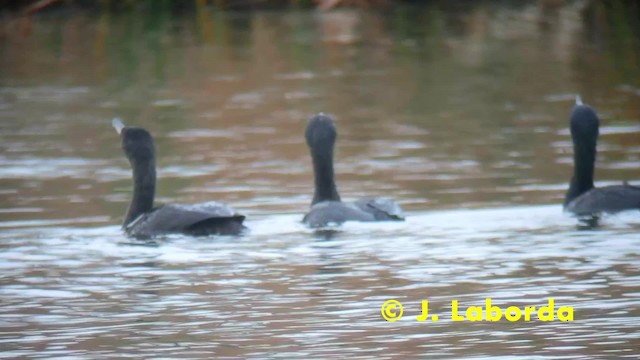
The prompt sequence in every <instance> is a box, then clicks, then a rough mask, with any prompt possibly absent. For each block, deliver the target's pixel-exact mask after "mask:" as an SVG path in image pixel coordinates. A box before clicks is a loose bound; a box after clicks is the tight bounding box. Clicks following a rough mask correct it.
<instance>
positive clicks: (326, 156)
mask: <svg viewBox="0 0 640 360" xmlns="http://www.w3.org/2000/svg"><path fill="white" fill-rule="evenodd" d="M337 136H338V133H337V130H336V126H335V123H334V121H333V119H332V118H331V117H330V116H328V115H325V114H323V113H320V114H318V115H315V116H313V117H312V118H311V119H309V122H308V124H307V128H306V130H305V138H306V140H307V145H308V146H309V151H310V153H311V159H312V161H313V171H314V176H315V193H314V195H313V200H312V202H311V209H310V210H309V213H307V214H306V215H305V217H304V219H303V220H302V221H303V222H304V223H306V224H307V225H309V226H311V227H324V226H327V225H329V224H341V223H343V222H346V221H388V220H396V221H402V220H404V217H403V215H402V210H401V209H400V206H398V204H396V202H395V201H393V200H392V199H388V198H364V199H360V200H357V201H355V202H353V203H346V202H342V201H341V199H340V195H338V190H337V188H336V182H335V176H334V172H333V148H334V145H335V141H336V138H337Z"/></svg>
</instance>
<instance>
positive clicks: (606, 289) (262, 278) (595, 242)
mask: <svg viewBox="0 0 640 360" xmlns="http://www.w3.org/2000/svg"><path fill="white" fill-rule="evenodd" d="M554 4H555V5H554ZM613 4H614V5H612V6H609V7H605V6H602V5H598V4H595V5H594V4H592V3H589V2H579V1H576V2H571V1H567V2H565V3H561V2H558V3H554V2H522V4H520V5H517V6H507V5H503V4H496V3H494V2H477V3H473V4H469V5H465V6H453V5H446V3H445V4H439V5H437V4H434V5H428V6H423V7H402V6H400V7H396V8H393V9H391V10H387V11H382V12H378V11H373V10H371V11H358V10H339V11H334V12H327V13H323V12H311V11H306V10H280V11H256V12H247V13H239V12H221V11H218V10H213V9H209V8H196V9H195V12H194V13H189V12H187V13H184V14H181V15H178V16H176V15H171V12H170V9H163V8H159V9H158V10H157V11H156V12H147V13H128V12H124V13H122V12H120V13H110V12H106V11H105V12H97V13H84V12H79V13H64V14H56V13H52V14H45V15H42V16H37V17H35V18H33V19H31V20H30V21H29V20H25V19H20V18H16V17H7V18H5V19H3V21H2V22H1V23H0V30H1V34H2V36H1V37H0V47H1V49H2V50H1V51H0V149H1V150H0V267H1V268H2V271H1V273H2V275H1V277H0V300H1V302H2V306H1V307H0V329H1V330H2V331H0V349H2V350H3V352H2V353H0V356H2V357H19V356H30V357H63V356H64V357H78V358H85V357H90V358H112V357H114V356H130V357H158V356H164V357H178V356H180V357H213V356H216V357H225V356H226V357H238V358H273V357H289V358H301V357H311V358H328V357H349V358H371V357H377V358H410V357H416V356H419V355H430V356H432V357H434V358H456V357H457V358H489V357H490V358H504V359H507V358H512V357H514V356H518V355H530V356H533V357H532V358H553V359H557V358H563V357H565V358H568V359H580V358H584V359H593V358H597V357H600V358H625V357H628V358H633V357H634V356H637V354H638V351H639V350H640V345H639V344H640V335H638V334H639V333H640V332H639V331H638V330H640V328H639V326H638V323H640V322H639V320H640V319H639V317H640V310H639V309H640V235H638V233H639V231H640V218H639V217H638V213H637V212H629V213H626V214H621V215H619V216H611V217H605V218H603V219H601V221H600V224H599V225H600V226H599V227H597V228H590V227H585V226H581V225H580V224H579V223H578V222H577V221H576V220H575V219H573V218H571V217H569V216H567V215H565V214H563V213H562V209H561V206H560V204H561V202H562V199H563V196H564V192H565V191H566V188H567V184H568V180H569V177H570V174H571V171H572V151H571V140H570V136H569V132H568V130H567V125H568V124H567V123H568V113H569V111H570V109H571V107H572V104H573V98H574V96H575V95H576V94H580V95H582V97H583V99H584V100H585V101H586V102H588V103H590V104H592V105H593V106H595V107H596V109H597V110H598V112H599V114H600V115H601V121H602V127H601V137H600V143H599V155H598V162H597V173H596V179H597V182H598V185H611V184H617V183H620V182H622V181H627V180H628V181H631V182H633V181H634V180H636V182H637V181H640V166H639V165H640V145H639V144H640V123H639V120H640V106H639V105H638V104H640V102H639V97H640V65H639V64H640V62H639V61H637V60H638V59H640V41H639V40H638V39H640V36H639V34H640V30H639V29H640V26H639V25H638V20H637V18H636V17H634V16H633V14H634V13H638V9H637V5H634V4H630V5H625V3H623V2H614V3H613ZM319 111H323V112H327V113H330V114H333V115H334V116H335V118H336V121H337V125H338V130H339V137H338V143H337V150H336V172H337V174H338V187H339V190H340V192H341V195H342V197H343V198H344V199H347V200H348V199H354V198H357V197H359V196H375V195H380V194H383V195H386V196H392V197H394V198H396V199H397V200H398V201H399V202H400V203H401V204H402V206H403V207H404V208H405V210H406V212H407V217H408V220H407V222H405V223H380V224H346V225H345V226H343V227H342V228H341V229H339V230H338V231H336V232H334V233H331V234H319V233H315V232H313V231H311V230H309V229H306V228H305V227H304V226H302V224H300V222H299V221H300V219H301V217H302V214H303V213H304V212H305V211H306V209H308V206H309V202H310V201H311V196H312V191H313V188H312V186H313V184H312V168H311V164H310V159H309V156H308V150H307V148H306V145H305V144H304V138H303V135H302V134H303V131H304V126H305V124H306V119H307V118H308V117H310V116H311V115H312V114H314V113H316V112H319ZM115 116H118V117H121V118H122V119H123V121H124V122H125V123H127V124H131V125H137V126H143V127H145V128H147V129H149V130H150V131H151V132H152V134H153V135H154V137H155V138H156V142H157V144H156V145H157V153H158V167H159V180H160V182H159V187H158V199H157V201H158V202H169V201H175V202H199V201H209V200H221V201H226V202H228V203H230V204H232V205H233V206H234V207H236V208H237V209H238V210H239V211H240V212H242V213H244V214H246V215H247V216H248V219H249V220H248V222H247V225H248V226H249V227H250V228H251V231H250V233H249V234H247V235H246V236H244V237H240V238H224V237H211V238H205V239H192V238H187V237H181V236H170V237H166V238H160V239H157V240H156V241H154V242H151V243H143V242H138V241H132V240H129V239H127V238H125V237H124V236H123V235H122V234H121V232H120V230H119V226H118V224H119V223H120V221H121V220H122V217H123V215H124V211H125V208H126V206H127V202H128V200H129V195H130V188H131V181H130V169H129V167H128V163H127V161H126V159H125V158H124V156H123V154H122V152H121V150H120V146H119V139H118V137H117V134H116V133H115V132H114V131H113V129H112V128H111V125H110V121H111V118H112V117H115ZM486 297H491V298H492V299H493V302H494V303H498V304H500V305H501V306H504V307H506V306H508V305H517V306H526V305H536V306H541V305H544V304H545V303H546V300H547V299H548V298H550V297H553V298H555V300H556V302H557V303H558V304H559V305H560V306H562V305H566V306H573V307H574V308H575V321H574V322H572V323H563V322H558V321H556V322H549V323H547V322H541V321H537V320H536V321H533V322H529V323H524V322H519V323H509V322H504V321H503V322H498V323H486V322H482V323H470V322H463V323H460V322H452V321H451V320H450V317H449V316H447V314H448V312H449V309H450V303H451V300H459V301H460V303H461V304H462V305H463V306H465V307H466V306H470V305H482V304H483V303H484V299H485V298H486ZM388 299H397V300H399V301H401V302H402V303H403V304H405V317H404V318H403V319H401V320H400V321H398V322H395V323H389V322H386V321H384V320H383V319H382V318H381V316H380V306H381V305H382V303H383V302H384V301H386V300H388ZM423 299H428V300H429V301H430V302H431V303H432V310H433V311H435V312H437V313H439V314H440V319H441V320H440V321H439V322H437V323H433V322H426V323H418V322H416V321H415V320H414V317H415V315H417V314H418V309H419V306H420V301H421V300H423Z"/></svg>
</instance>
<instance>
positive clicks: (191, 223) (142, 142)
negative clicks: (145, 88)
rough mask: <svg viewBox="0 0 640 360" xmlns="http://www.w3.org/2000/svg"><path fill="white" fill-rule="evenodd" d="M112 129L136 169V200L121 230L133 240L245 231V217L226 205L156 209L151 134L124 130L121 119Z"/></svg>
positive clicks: (134, 172) (134, 185) (134, 179)
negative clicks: (166, 235) (117, 135)
mask: <svg viewBox="0 0 640 360" xmlns="http://www.w3.org/2000/svg"><path fill="white" fill-rule="evenodd" d="M113 127H114V128H115V129H116V131H117V132H118V134H120V137H121V139H122V150H124V153H125V155H126V156H127V159H129V163H131V167H132V169H133V197H132V199H131V204H130V205H129V209H128V210H127V214H126V215H125V219H124V223H123V224H122V228H123V229H124V230H125V232H126V233H127V234H128V235H130V236H133V237H140V238H147V237H152V236H155V235H161V234H176V233H177V234H187V235H194V236H202V235H212V234H219V235H237V234H239V233H240V232H242V230H244V229H245V227H244V226H243V225H242V222H243V221H244V218H245V217H244V216H243V215H240V214H238V213H236V212H235V211H234V210H233V209H232V208H231V207H229V206H228V205H226V204H224V203H219V202H207V203H202V204H195V205H184V204H167V205H162V206H159V207H156V208H153V200H154V197H155V189H156V162H155V161H156V160H155V147H154V145H153V138H152V137H151V134H149V132H148V131H147V130H145V129H143V128H136V127H128V126H124V124H122V122H121V121H120V120H118V119H114V120H113Z"/></svg>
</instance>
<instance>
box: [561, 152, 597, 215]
mask: <svg viewBox="0 0 640 360" xmlns="http://www.w3.org/2000/svg"><path fill="white" fill-rule="evenodd" d="M595 162H596V139H593V141H585V142H580V143H578V142H574V145H573V164H574V170H573V177H572V178H571V183H570V184H569V191H567V195H566V197H565V200H564V206H567V205H568V204H569V203H570V202H571V201H573V200H574V199H576V198H577V197H579V196H580V195H582V194H584V193H586V192H587V191H589V190H591V189H593V171H594V166H595Z"/></svg>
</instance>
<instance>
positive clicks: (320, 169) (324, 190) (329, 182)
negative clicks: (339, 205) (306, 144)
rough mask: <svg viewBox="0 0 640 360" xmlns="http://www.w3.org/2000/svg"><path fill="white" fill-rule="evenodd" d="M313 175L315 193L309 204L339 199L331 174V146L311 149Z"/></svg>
mask: <svg viewBox="0 0 640 360" xmlns="http://www.w3.org/2000/svg"><path fill="white" fill-rule="evenodd" d="M311 157H312V159H313V171H314V175H315V185H316V189H315V193H314V195H313V201H312V202H311V206H313V205H315V204H317V203H319V202H322V201H340V195H338V190H337V188H336V181H335V177H334V174H333V146H331V147H328V148H326V149H322V151H320V150H319V149H313V148H312V149H311Z"/></svg>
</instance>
